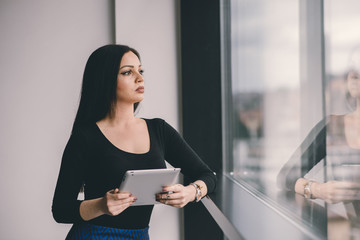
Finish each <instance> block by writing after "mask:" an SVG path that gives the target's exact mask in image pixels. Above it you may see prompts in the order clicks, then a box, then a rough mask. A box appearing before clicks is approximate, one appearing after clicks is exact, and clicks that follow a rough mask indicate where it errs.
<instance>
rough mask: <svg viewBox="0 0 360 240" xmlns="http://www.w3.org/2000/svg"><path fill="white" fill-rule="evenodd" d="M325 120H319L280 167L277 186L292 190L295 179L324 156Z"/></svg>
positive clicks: (326, 120)
mask: <svg viewBox="0 0 360 240" xmlns="http://www.w3.org/2000/svg"><path fill="white" fill-rule="evenodd" d="M327 122H328V119H324V120H322V121H320V122H319V123H318V124H317V125H316V126H315V127H314V128H313V129H312V130H311V131H310V133H309V134H308V135H307V136H306V138H305V139H304V141H303V142H302V143H301V145H300V146H299V147H298V149H297V150H296V151H295V152H294V154H293V155H292V156H291V157H290V159H289V160H288V161H287V163H286V164H285V165H284V166H283V167H282V168H281V170H280V172H279V174H278V176H277V185H278V186H279V188H281V189H283V190H287V191H294V188H295V183H296V181H297V180H298V179H299V178H301V177H303V176H304V175H305V174H306V173H307V172H309V171H310V170H311V169H312V168H313V167H314V166H315V165H316V164H317V163H319V162H320V161H321V160H322V159H323V158H325V156H326V125H327Z"/></svg>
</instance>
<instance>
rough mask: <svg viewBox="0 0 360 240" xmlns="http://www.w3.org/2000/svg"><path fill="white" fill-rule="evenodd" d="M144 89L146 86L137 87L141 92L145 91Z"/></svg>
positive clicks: (137, 90)
mask: <svg viewBox="0 0 360 240" xmlns="http://www.w3.org/2000/svg"><path fill="white" fill-rule="evenodd" d="M144 91H145V88H144V86H140V87H138V88H137V89H136V92H139V93H144Z"/></svg>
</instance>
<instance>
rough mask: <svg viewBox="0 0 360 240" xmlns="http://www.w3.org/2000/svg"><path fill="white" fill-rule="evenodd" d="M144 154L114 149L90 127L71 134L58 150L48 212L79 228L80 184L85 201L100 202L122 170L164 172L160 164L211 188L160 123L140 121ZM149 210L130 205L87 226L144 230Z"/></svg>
mask: <svg viewBox="0 0 360 240" xmlns="http://www.w3.org/2000/svg"><path fill="white" fill-rule="evenodd" d="M145 121H146V124H147V127H148V131H149V136H150V150H149V151H148V152H147V153H144V154H134V153H129V152H125V151H122V150H121V149H119V148H117V147H115V146H114V145H113V144H112V143H111V142H110V141H109V140H108V139H107V138H106V137H105V136H104V135H103V134H102V132H101V131H100V129H99V128H98V126H97V125H96V123H93V124H88V125H86V126H82V127H79V128H78V129H76V130H74V131H73V133H72V135H71V137H70V139H69V141H68V143H67V145H66V148H65V150H64V154H63V157H62V163H61V168H60V172H59V177H58V181H57V185H56V189H55V194H54V198H53V205H52V212H53V217H54V219H55V220H56V221H57V222H61V223H75V224H76V223H81V222H84V220H83V219H82V218H81V216H80V211H79V208H80V204H81V202H82V201H81V200H77V196H78V193H79V189H80V187H81V186H82V184H85V189H84V194H85V200H88V199H94V198H99V197H103V196H104V195H105V194H106V192H108V191H109V190H111V189H115V188H118V187H119V186H120V183H121V180H122V177H123V175H124V173H125V172H126V171H127V170H134V169H155V168H166V165H165V160H166V161H168V162H169V163H170V164H171V165H172V166H174V167H178V168H181V172H182V173H183V174H184V175H185V177H188V178H189V179H190V180H191V181H195V180H202V181H204V182H205V184H206V186H207V189H208V193H210V192H212V191H213V190H214V189H215V185H216V176H215V174H214V173H213V172H212V171H211V170H210V169H209V167H208V166H207V165H206V164H205V163H204V162H203V161H202V160H201V159H200V158H199V156H198V155H197V154H196V153H195V152H194V151H193V150H192V149H191V147H190V146H189V145H188V144H187V143H186V142H185V141H184V139H183V138H182V137H181V136H180V135H179V134H178V132H177V131H176V130H175V129H174V128H172V127H171V126H170V125H169V124H167V123H166V122H165V121H164V120H162V119H145ZM152 209H153V205H148V206H132V207H129V208H127V209H126V210H125V211H123V212H122V213H120V214H119V215H117V216H109V215H102V216H100V217H97V218H95V219H92V220H90V221H88V223H92V224H95V225H101V226H107V227H116V228H124V229H138V228H145V227H147V226H148V224H149V221H150V216H151V212H152Z"/></svg>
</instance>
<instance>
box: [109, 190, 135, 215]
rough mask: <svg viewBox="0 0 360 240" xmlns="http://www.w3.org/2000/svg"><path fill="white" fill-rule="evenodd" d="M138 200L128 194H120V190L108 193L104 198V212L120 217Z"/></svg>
mask: <svg viewBox="0 0 360 240" xmlns="http://www.w3.org/2000/svg"><path fill="white" fill-rule="evenodd" d="M136 200H137V198H136V197H135V196H133V195H131V193H128V192H119V189H117V188H116V189H113V190H110V191H108V192H107V193H106V194H105V196H104V197H103V204H102V205H103V206H102V208H103V209H102V211H103V212H104V214H107V215H110V216H116V215H119V214H120V213H121V212H123V211H124V210H125V209H127V208H128V207H130V206H131V204H133V203H134V202H135V201H136Z"/></svg>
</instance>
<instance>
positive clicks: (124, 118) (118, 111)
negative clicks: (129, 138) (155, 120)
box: [104, 102, 136, 125]
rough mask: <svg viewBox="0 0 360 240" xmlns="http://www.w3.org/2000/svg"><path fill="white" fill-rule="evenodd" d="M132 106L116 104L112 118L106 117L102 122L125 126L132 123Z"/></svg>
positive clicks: (133, 118) (133, 116)
mask: <svg viewBox="0 0 360 240" xmlns="http://www.w3.org/2000/svg"><path fill="white" fill-rule="evenodd" d="M135 119H136V118H135V115H134V104H125V103H119V102H118V103H117V104H116V106H115V108H114V114H113V116H111V117H110V116H107V117H106V118H105V119H104V121H105V122H108V123H109V124H111V125H120V124H127V123H130V122H132V121H134V120H135Z"/></svg>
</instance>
